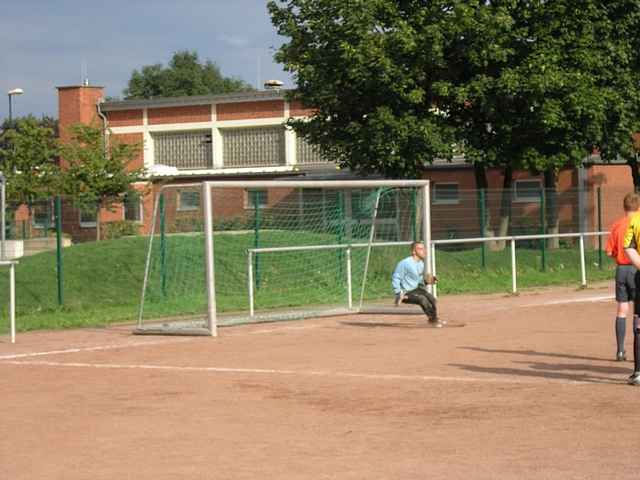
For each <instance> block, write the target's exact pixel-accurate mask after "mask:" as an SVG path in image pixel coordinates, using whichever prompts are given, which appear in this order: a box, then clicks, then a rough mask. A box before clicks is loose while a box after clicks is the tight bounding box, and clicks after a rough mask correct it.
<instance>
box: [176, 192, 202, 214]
mask: <svg viewBox="0 0 640 480" xmlns="http://www.w3.org/2000/svg"><path fill="white" fill-rule="evenodd" d="M199 208H200V192H198V191H197V190H182V191H181V192H180V193H179V196H178V211H181V212H184V211H189V210H198V209H199Z"/></svg>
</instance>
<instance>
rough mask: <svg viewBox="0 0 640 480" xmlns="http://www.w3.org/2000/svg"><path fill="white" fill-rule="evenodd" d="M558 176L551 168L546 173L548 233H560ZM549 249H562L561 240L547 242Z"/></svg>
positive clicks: (553, 239) (554, 239) (555, 239)
mask: <svg viewBox="0 0 640 480" xmlns="http://www.w3.org/2000/svg"><path fill="white" fill-rule="evenodd" d="M557 183H558V174H557V172H556V170H555V169H553V168H550V169H549V170H546V171H545V172H544V189H545V194H546V212H545V221H546V222H547V233H549V234H557V233H560V217H559V216H558V190H557V188H556V187H557ZM547 245H548V246H549V248H560V239H559V238H550V239H549V240H548V242H547Z"/></svg>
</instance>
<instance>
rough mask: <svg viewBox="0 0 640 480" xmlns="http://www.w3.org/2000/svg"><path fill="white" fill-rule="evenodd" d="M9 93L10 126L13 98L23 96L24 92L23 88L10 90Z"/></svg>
mask: <svg viewBox="0 0 640 480" xmlns="http://www.w3.org/2000/svg"><path fill="white" fill-rule="evenodd" d="M7 93H8V94H9V125H11V97H13V96H14V95H22V94H23V93H24V90H22V89H21V88H14V89H13V90H9V91H8V92H7Z"/></svg>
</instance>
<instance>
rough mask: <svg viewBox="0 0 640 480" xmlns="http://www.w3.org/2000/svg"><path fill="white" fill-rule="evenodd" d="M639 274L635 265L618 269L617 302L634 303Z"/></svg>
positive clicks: (620, 266)
mask: <svg viewBox="0 0 640 480" xmlns="http://www.w3.org/2000/svg"><path fill="white" fill-rule="evenodd" d="M637 272H638V271H637V269H636V267H634V266H633V265H618V266H617V267H616V302H632V301H633V300H634V299H635V298H636V276H637Z"/></svg>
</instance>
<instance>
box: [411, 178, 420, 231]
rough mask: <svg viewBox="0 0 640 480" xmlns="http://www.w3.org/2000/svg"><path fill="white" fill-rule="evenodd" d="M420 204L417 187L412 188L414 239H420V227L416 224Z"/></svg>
mask: <svg viewBox="0 0 640 480" xmlns="http://www.w3.org/2000/svg"><path fill="white" fill-rule="evenodd" d="M417 205H418V191H417V189H415V188H413V189H411V228H412V230H413V231H412V232H411V233H412V234H413V237H412V238H413V241H414V242H415V241H417V240H418V229H417V226H416V221H417V218H416V217H417V211H418V208H417Z"/></svg>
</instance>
